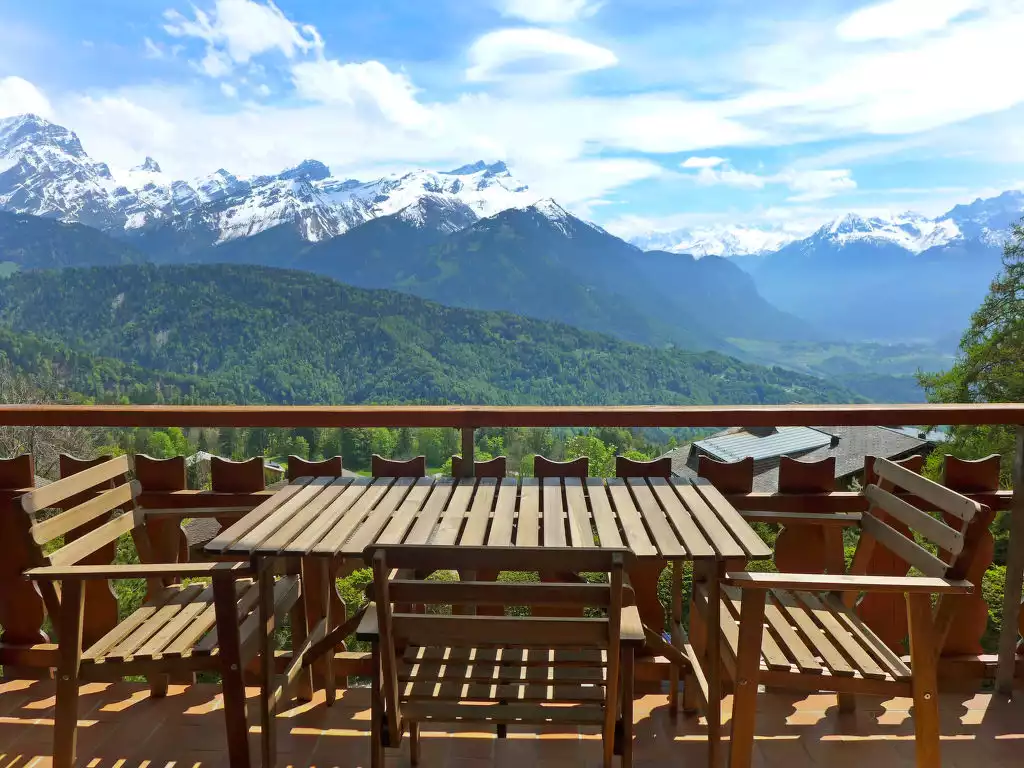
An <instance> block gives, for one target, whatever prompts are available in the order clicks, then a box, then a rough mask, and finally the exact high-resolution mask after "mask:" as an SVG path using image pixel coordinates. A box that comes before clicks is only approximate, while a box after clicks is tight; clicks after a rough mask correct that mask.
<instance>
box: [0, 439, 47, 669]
mask: <svg viewBox="0 0 1024 768" xmlns="http://www.w3.org/2000/svg"><path fill="white" fill-rule="evenodd" d="M34 486H35V471H34V462H33V459H32V455H31V454H23V455H21V456H15V457H13V458H10V459H0V541H2V542H3V557H0V646H3V645H13V646H18V645H34V644H35V643H46V642H49V638H48V637H47V636H46V633H44V632H43V622H44V620H45V619H46V613H45V609H44V607H43V597H42V595H41V594H40V593H39V587H37V586H36V584H35V582H32V581H28V580H27V579H25V578H24V577H23V576H22V573H23V572H24V571H25V570H26V569H27V568H31V567H32V566H34V565H38V563H36V562H35V561H34V560H33V558H32V556H31V554H30V553H29V549H28V547H27V543H28V542H29V541H30V539H31V534H30V533H29V525H30V520H29V516H28V515H27V514H26V513H25V512H23V511H22V509H21V504H19V503H18V501H17V499H18V497H19V496H21V495H22V494H23V493H27V492H28V491H30V490H32V488H33V487H34ZM48 675H49V670H47V669H45V668H42V669H29V668H27V667H19V666H15V665H13V664H5V665H4V667H3V675H0V677H3V678H11V679H14V678H23V679H29V678H37V677H46V676H48Z"/></svg>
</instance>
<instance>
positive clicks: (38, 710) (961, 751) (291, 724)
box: [0, 681, 1024, 768]
mask: <svg viewBox="0 0 1024 768" xmlns="http://www.w3.org/2000/svg"><path fill="white" fill-rule="evenodd" d="M255 694H256V691H255V689H254V690H252V691H251V695H255ZM728 703H729V702H728V700H727V702H726V704H727V706H728ZM53 704H54V699H53V687H52V684H50V683H44V682H27V681H8V682H0V768H34V767H35V766H40V767H42V766H47V765H49V764H50V750H51V742H50V737H51V725H52V722H53V721H52V717H53ZM758 704H759V715H758V727H757V744H756V753H755V760H754V764H755V765H758V766H780V767H784V768H805V767H807V766H827V767H828V768H844V767H845V766H851V767H852V766H858V767H860V768H863V767H864V766H868V768H888V767H889V766H896V767H900V766H912V765H913V762H914V761H913V755H914V742H913V723H912V721H911V719H910V716H909V714H908V712H907V708H908V707H909V704H910V702H909V700H908V699H894V700H889V701H883V700H881V699H870V698H868V699H864V700H863V701H862V706H861V709H860V710H859V711H858V713H857V714H856V715H853V716H852V717H848V718H847V717H844V718H840V717H839V716H838V715H837V712H836V708H835V699H834V697H832V696H823V695H815V696H794V695H786V694H762V695H761V696H760V697H759V701H758ZM220 706H221V704H220V700H219V693H218V687H217V686H215V685H196V686H189V687H186V686H171V692H170V695H169V696H168V697H167V698H166V699H164V700H162V701H152V700H150V699H149V693H148V689H147V688H146V686H145V685H141V684H129V683H118V684H114V685H108V684H92V685H89V686H86V687H85V688H83V697H82V705H81V710H80V721H79V722H80V728H79V764H80V765H84V766H89V768H168V767H170V766H173V768H208V767H211V768H212V767H219V766H226V765H227V756H226V751H225V739H224V730H223V720H222V713H221V711H220ZM368 716H369V713H368V699H367V696H366V691H365V690H359V689H355V690H351V691H347V692H342V695H341V696H340V698H339V700H338V702H337V704H336V705H335V706H334V707H333V708H330V709H328V708H327V707H325V706H324V704H323V699H322V692H321V694H320V697H319V698H318V699H317V700H315V701H314V702H312V703H310V704H303V705H300V706H296V707H295V708H293V709H291V710H289V711H288V712H285V713H284V714H283V715H281V716H280V717H279V719H278V727H279V734H280V736H279V749H280V756H279V761H278V765H279V766H288V765H291V766H296V767H298V766H318V768H332V767H333V766H345V768H354V767H355V766H364V765H367V764H368V762H369V750H368V746H367V739H368V730H369V722H368ZM942 717H943V734H944V736H943V743H942V746H943V757H944V760H943V763H944V765H948V766H956V767H957V768H978V767H979V766H986V767H987V766H993V768H996V767H998V768H1010V766H1024V697H1022V696H1018V698H1017V700H1016V701H1012V702H1011V701H1006V700H1004V699H1002V698H1000V697H997V696H994V695H991V694H981V693H979V694H973V695H967V694H962V695H951V694H947V695H944V696H943V700H942ZM255 730H256V729H255V728H254V729H253V731H255ZM251 738H252V739H253V746H254V748H255V749H256V750H257V751H256V752H254V755H255V756H256V757H254V760H255V761H257V762H258V754H259V753H258V744H257V743H256V739H257V738H258V737H256V736H252V737H251ZM635 739H636V740H635V742H634V750H635V751H634V755H635V764H636V765H637V766H640V767H641V768H653V767H654V766H666V765H691V766H704V765H706V743H705V741H704V726H703V723H702V721H700V720H698V719H696V718H686V717H682V716H680V717H679V719H678V720H677V721H673V720H672V719H671V718H670V717H669V716H668V712H667V705H666V698H665V697H664V696H646V697H643V698H642V699H640V700H639V701H638V702H637V705H636V737H635ZM600 743H601V742H600V737H599V736H597V735H596V733H595V732H592V731H588V732H584V733H581V732H580V731H578V730H576V729H572V730H565V729H549V730H546V731H544V732H542V733H540V734H539V735H538V734H536V733H535V732H531V731H529V730H527V729H525V728H523V729H520V732H515V729H512V728H510V733H509V738H508V739H507V740H504V741H498V740H497V739H495V738H494V737H493V734H491V733H487V732H481V731H479V730H477V731H468V730H466V731H462V730H458V729H447V730H446V731H439V730H430V729H424V731H423V737H422V745H423V759H422V765H423V766H424V768H431V767H433V766H446V767H447V766H451V767H452V768H483V767H484V766H489V765H495V766H514V767H515V768H528V767H530V768H532V766H537V767H538V768H548V767H550V768H556V767H557V768H582V766H593V765H600ZM407 749H408V748H407V747H404V748H403V749H402V750H401V751H394V752H389V755H390V757H389V758H388V760H389V764H390V765H393V766H396V767H398V766H402V767H403V768H404V766H407V765H408V762H409V761H408V751H407Z"/></svg>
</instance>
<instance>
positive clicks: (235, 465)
mask: <svg viewBox="0 0 1024 768" xmlns="http://www.w3.org/2000/svg"><path fill="white" fill-rule="evenodd" d="M210 483H211V485H212V486H213V490H215V491H218V492H219V493H252V492H253V491H262V490H263V489H264V488H265V487H266V478H265V477H264V475H263V459H262V458H261V457H259V456H254V457H253V458H251V459H246V460H245V461H232V460H231V459H222V458H221V457H220V456H214V457H212V458H211V459H210Z"/></svg>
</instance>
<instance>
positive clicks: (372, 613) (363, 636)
mask: <svg viewBox="0 0 1024 768" xmlns="http://www.w3.org/2000/svg"><path fill="white" fill-rule="evenodd" d="M379 639H380V629H379V628H378V626H377V604H376V603H367V604H366V610H365V611H364V612H363V618H362V619H360V620H359V626H358V627H356V640H365V641H367V642H371V643H375V642H377V640H379Z"/></svg>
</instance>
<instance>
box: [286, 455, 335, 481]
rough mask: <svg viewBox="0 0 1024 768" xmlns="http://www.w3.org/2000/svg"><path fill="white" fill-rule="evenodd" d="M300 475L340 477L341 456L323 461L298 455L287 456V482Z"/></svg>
mask: <svg viewBox="0 0 1024 768" xmlns="http://www.w3.org/2000/svg"><path fill="white" fill-rule="evenodd" d="M300 477H341V456H332V457H331V458H329V459H324V460H323V461H308V460H307V459H303V458H300V457H298V456H289V457H288V482H289V483H293V482H295V480H296V479H297V478H300Z"/></svg>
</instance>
